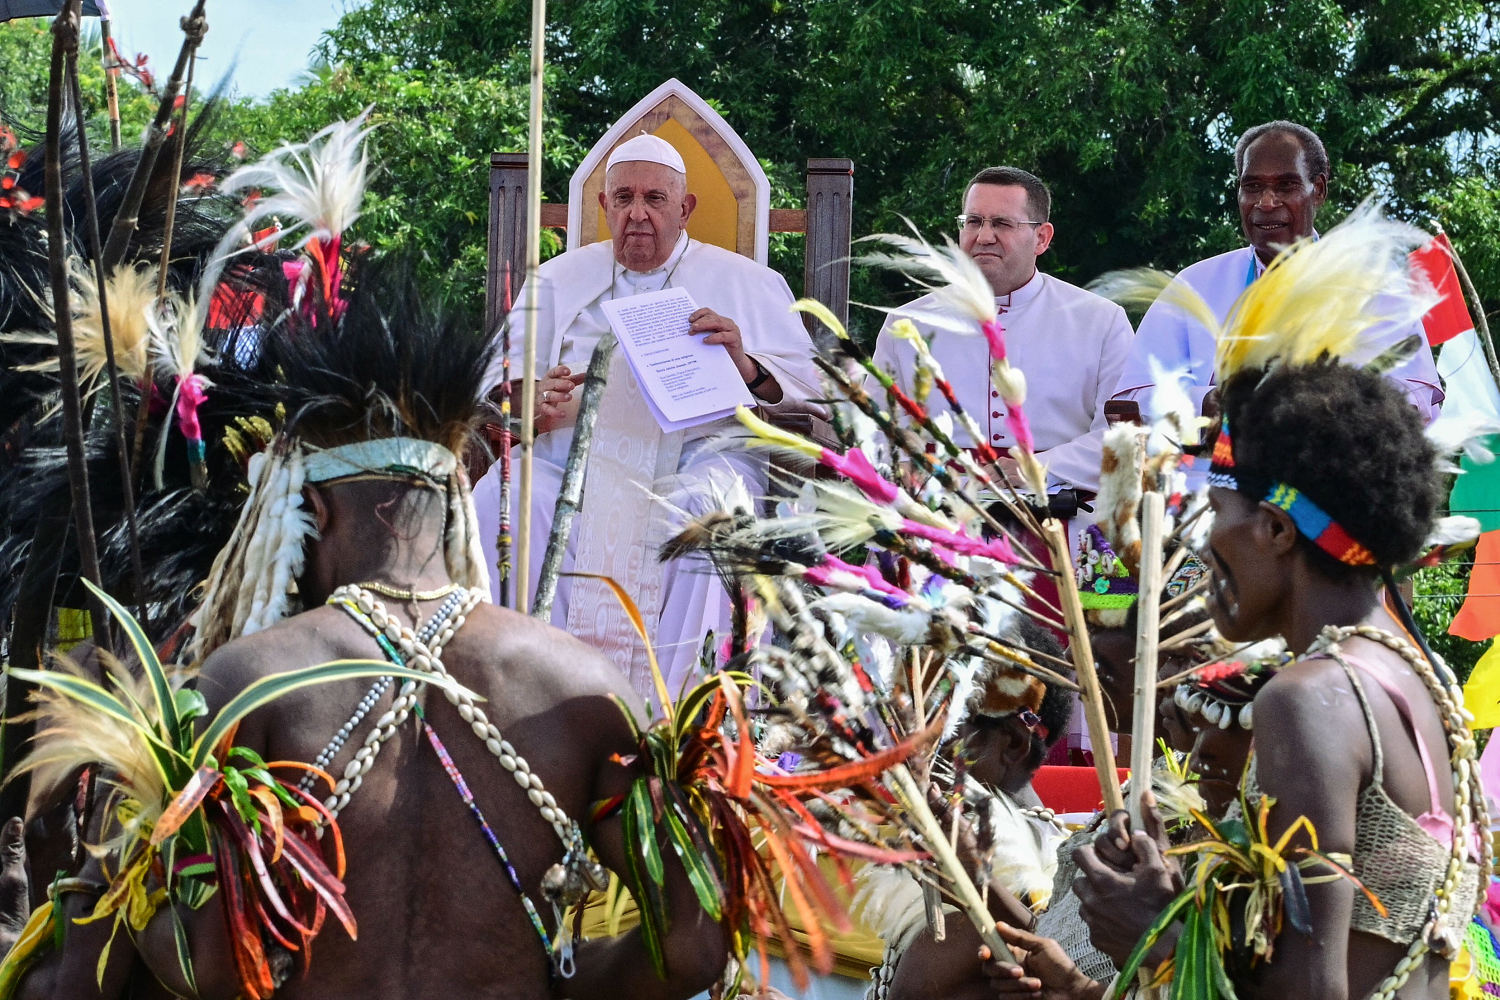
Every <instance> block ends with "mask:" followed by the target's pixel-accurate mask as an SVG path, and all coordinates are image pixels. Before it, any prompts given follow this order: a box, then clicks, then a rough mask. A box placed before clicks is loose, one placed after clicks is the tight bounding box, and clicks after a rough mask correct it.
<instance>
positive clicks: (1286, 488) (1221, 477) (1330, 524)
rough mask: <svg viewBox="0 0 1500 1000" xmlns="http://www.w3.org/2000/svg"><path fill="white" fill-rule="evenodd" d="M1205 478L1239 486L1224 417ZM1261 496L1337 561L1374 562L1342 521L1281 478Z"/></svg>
mask: <svg viewBox="0 0 1500 1000" xmlns="http://www.w3.org/2000/svg"><path fill="white" fill-rule="evenodd" d="M1208 482H1209V485H1210V486H1219V487H1222V488H1223V489H1227V490H1238V489H1239V488H1240V481H1239V477H1238V476H1237V475H1236V473H1235V465H1234V444H1233V442H1232V440H1231V438H1230V436H1229V419H1228V418H1227V417H1226V418H1224V420H1223V421H1222V422H1221V423H1220V424H1219V436H1218V439H1217V440H1215V441H1214V454H1213V464H1212V465H1210V466H1209V470H1208ZM1261 499H1262V500H1265V501H1267V502H1268V503H1271V504H1274V505H1275V506H1277V507H1280V508H1281V509H1282V510H1284V511H1286V512H1287V514H1289V515H1290V516H1291V518H1292V523H1293V524H1294V525H1296V526H1297V531H1298V533H1299V534H1301V535H1302V537H1304V538H1306V539H1307V540H1308V541H1310V542H1312V543H1313V544H1314V545H1316V546H1317V547H1318V548H1320V549H1322V550H1323V551H1324V552H1327V553H1328V554H1329V555H1331V556H1333V558H1335V559H1337V560H1338V561H1339V562H1341V563H1344V564H1346V565H1349V566H1374V565H1375V556H1374V555H1373V554H1372V553H1371V552H1370V550H1369V549H1367V548H1365V547H1364V546H1363V545H1361V544H1360V543H1359V542H1357V541H1355V540H1354V538H1353V536H1351V535H1350V534H1349V532H1347V531H1345V530H1344V528H1343V526H1342V525H1340V524H1339V523H1338V522H1337V521H1335V520H1334V519H1333V518H1332V517H1330V516H1329V515H1328V514H1327V513H1326V512H1325V511H1324V510H1323V508H1321V507H1319V506H1318V505H1317V504H1316V503H1315V502H1313V500H1312V498H1311V497H1309V496H1308V495H1307V494H1306V493H1303V492H1302V491H1301V490H1299V489H1297V488H1296V487H1295V486H1292V485H1290V484H1288V483H1282V482H1275V483H1272V484H1271V487H1270V489H1269V490H1267V491H1266V495H1265V496H1263V497H1261Z"/></svg>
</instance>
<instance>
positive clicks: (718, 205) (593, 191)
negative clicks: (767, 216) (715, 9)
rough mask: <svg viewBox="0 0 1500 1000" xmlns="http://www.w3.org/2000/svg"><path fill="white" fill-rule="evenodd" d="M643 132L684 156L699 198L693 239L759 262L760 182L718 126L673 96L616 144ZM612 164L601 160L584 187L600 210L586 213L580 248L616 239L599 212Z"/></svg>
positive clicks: (690, 228)
mask: <svg viewBox="0 0 1500 1000" xmlns="http://www.w3.org/2000/svg"><path fill="white" fill-rule="evenodd" d="M642 132H649V133H651V134H652V135H656V136H660V137H661V138H663V139H665V140H666V141H667V142H669V143H671V144H672V147H673V148H674V149H676V150H677V152H679V153H681V154H682V160H683V163H684V164H685V165H686V166H687V176H688V192H689V193H690V194H692V195H694V196H695V197H696V198H697V199H698V207H697V208H696V209H694V210H693V214H692V217H691V218H689V219H688V235H689V236H691V237H692V238H693V239H695V240H698V241H700V242H703V243H712V244H714V245H715V246H720V247H723V248H724V249H726V250H732V251H734V252H735V253H740V254H744V255H745V256H746V257H751V258H754V256H755V235H756V234H755V214H756V204H755V198H756V191H755V182H754V180H753V179H752V178H751V176H750V172H749V171H748V170H746V169H745V165H744V164H743V163H742V162H740V158H739V156H738V155H737V154H736V153H735V151H734V150H733V149H731V148H730V146H729V144H728V143H727V142H725V141H724V139H723V138H722V137H720V135H719V133H718V132H716V131H715V130H714V128H713V126H711V125H710V124H709V123H708V122H706V121H704V120H703V118H702V117H701V116H700V115H699V114H698V112H697V111H696V110H694V109H693V108H692V107H690V106H689V105H688V104H686V103H685V102H683V101H682V100H681V99H680V98H678V97H677V96H676V95H674V94H669V95H668V96H667V97H666V98H665V99H664V100H662V101H661V103H659V104H657V105H656V106H655V107H653V108H652V109H651V110H650V111H648V112H646V113H645V114H644V115H642V116H641V117H640V118H638V119H637V120H636V121H635V122H633V123H632V124H631V126H630V128H629V129H627V130H626V131H625V132H624V133H623V134H622V135H621V136H620V139H619V142H617V143H615V145H617V146H618V145H619V144H620V143H623V142H625V141H626V140H627V139H630V138H632V137H633V136H637V135H640V134H641V133H642ZM611 151H612V150H611ZM608 159H609V158H608V157H607V156H606V157H602V158H600V160H599V162H598V163H597V165H596V166H595V167H594V169H593V171H592V172H591V173H590V174H589V176H588V177H587V179H585V181H584V183H583V203H584V205H585V206H589V205H592V206H594V210H593V211H587V210H585V211H584V212H583V213H582V218H581V225H580V230H581V231H580V232H579V234H578V245H579V246H583V245H586V244H589V243H595V242H598V241H599V240H605V239H609V238H610V232H609V223H608V221H607V220H606V219H605V216H604V210H603V209H601V208H599V207H598V205H599V193H600V192H601V191H603V190H604V169H605V163H606V162H607V161H608Z"/></svg>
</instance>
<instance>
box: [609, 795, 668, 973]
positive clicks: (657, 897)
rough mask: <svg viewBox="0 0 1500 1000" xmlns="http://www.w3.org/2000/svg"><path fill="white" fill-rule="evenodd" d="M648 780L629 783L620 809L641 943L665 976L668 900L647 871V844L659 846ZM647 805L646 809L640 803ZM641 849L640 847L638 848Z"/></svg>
mask: <svg viewBox="0 0 1500 1000" xmlns="http://www.w3.org/2000/svg"><path fill="white" fill-rule="evenodd" d="M645 781H646V779H644V778H639V779H637V780H636V781H635V783H634V784H632V785H631V786H630V791H629V792H628V793H626V796H625V806H624V808H623V809H621V811H620V813H621V820H622V824H623V826H624V832H625V867H626V869H627V872H626V874H627V875H628V877H629V881H630V894H631V895H632V896H634V897H635V902H636V907H637V908H638V909H639V910H640V913H641V924H640V927H641V943H642V944H643V945H644V946H645V949H646V954H647V956H648V957H649V958H650V959H651V967H652V968H653V969H655V970H656V974H657V975H658V976H660V977H662V978H663V979H665V978H666V975H667V956H666V953H665V952H664V951H663V949H662V937H663V935H664V934H665V931H666V921H667V917H666V900H664V899H663V898H662V894H661V889H660V888H659V887H658V886H656V885H655V884H653V883H652V882H651V880H650V879H649V878H648V877H647V876H646V871H645V862H644V858H645V853H646V849H647V848H646V847H645V846H644V845H645V843H647V842H649V844H650V849H651V850H655V847H656V830H655V829H654V827H653V826H652V824H651V805H650V793H649V792H647V791H646V785H645ZM641 804H644V807H645V808H644V821H645V825H644V827H643V826H642V819H643V812H642V809H641V808H640V805H641ZM638 848H639V849H638Z"/></svg>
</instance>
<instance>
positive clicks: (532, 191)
mask: <svg viewBox="0 0 1500 1000" xmlns="http://www.w3.org/2000/svg"><path fill="white" fill-rule="evenodd" d="M546 30H547V0H531V131H530V138H529V141H528V142H527V144H526V309H525V312H526V340H525V347H524V348H523V352H522V357H523V361H522V365H521V367H522V378H521V491H520V493H521V495H520V497H519V499H518V501H517V504H516V506H517V508H518V510H519V513H520V516H519V517H518V518H517V519H516V520H517V523H516V610H518V611H520V612H521V613H522V614H525V613H526V612H527V610H528V609H529V608H530V605H531V595H530V594H528V593H527V592H526V581H527V580H528V579H530V577H529V576H528V573H529V571H530V569H531V488H532V476H531V466H532V446H533V444H534V442H535V440H536V326H537V303H538V301H539V296H540V294H541V291H540V289H539V288H538V279H537V268H538V267H540V266H541V260H542V247H541V243H542V240H541V234H542V84H543V81H542V70H543V69H544V67H545V66H546V51H545V46H546Z"/></svg>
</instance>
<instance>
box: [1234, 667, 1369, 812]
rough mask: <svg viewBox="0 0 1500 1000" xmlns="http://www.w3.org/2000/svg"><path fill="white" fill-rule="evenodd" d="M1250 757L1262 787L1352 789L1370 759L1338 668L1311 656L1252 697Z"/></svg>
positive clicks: (1359, 716) (1360, 716)
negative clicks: (1290, 783) (1291, 784)
mask: <svg viewBox="0 0 1500 1000" xmlns="http://www.w3.org/2000/svg"><path fill="white" fill-rule="evenodd" d="M1255 753H1256V758H1257V762H1258V763H1257V770H1258V773H1259V776H1260V779H1261V783H1262V785H1263V786H1265V787H1266V789H1267V791H1274V790H1276V788H1275V786H1279V785H1280V784H1281V782H1280V781H1278V778H1282V777H1285V778H1293V779H1294V781H1295V783H1296V784H1299V785H1301V786H1303V787H1311V786H1314V785H1317V786H1321V787H1323V788H1324V789H1325V790H1327V789H1328V788H1329V787H1339V788H1345V789H1350V790H1357V788H1358V787H1359V785H1360V784H1361V783H1362V780H1363V776H1364V775H1366V774H1367V773H1368V772H1369V771H1370V768H1371V761H1372V759H1373V754H1372V749H1371V742H1370V737H1369V732H1368V727H1367V726H1366V725H1365V721H1364V713H1363V712H1362V711H1361V710H1360V707H1359V700H1358V698H1357V696H1356V695H1355V692H1354V689H1353V687H1352V686H1351V684H1350V682H1349V678H1348V676H1347V675H1346V674H1345V673H1344V671H1343V668H1342V667H1340V666H1339V664H1338V663H1337V662H1336V661H1334V660H1333V659H1330V658H1328V657H1322V656H1320V657H1310V658H1308V659H1304V660H1300V661H1298V662H1296V663H1293V664H1290V665H1289V666H1287V667H1284V668H1282V669H1281V670H1280V671H1278V672H1277V674H1276V676H1274V677H1273V678H1271V680H1270V681H1268V682H1267V683H1266V686H1265V687H1264V688H1262V689H1261V691H1260V693H1259V694H1257V695H1256V696H1255Z"/></svg>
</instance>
